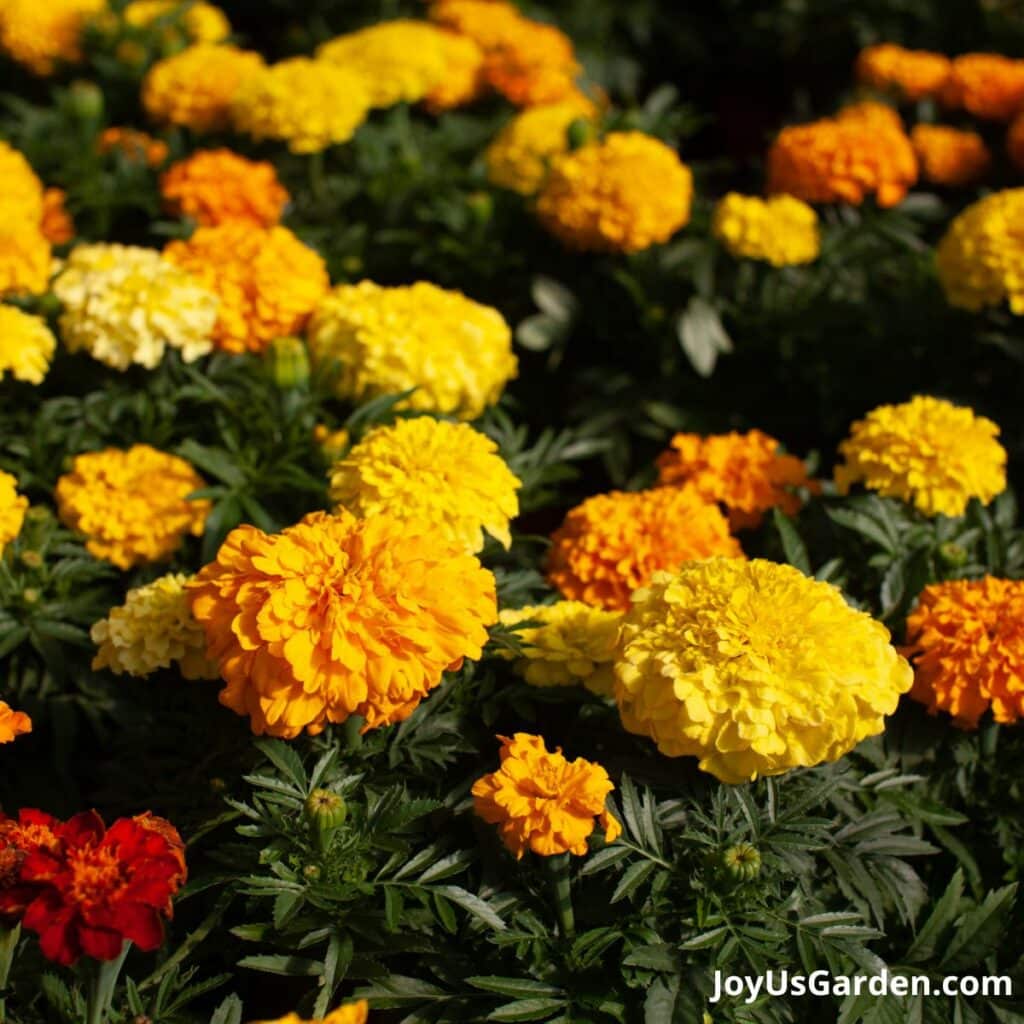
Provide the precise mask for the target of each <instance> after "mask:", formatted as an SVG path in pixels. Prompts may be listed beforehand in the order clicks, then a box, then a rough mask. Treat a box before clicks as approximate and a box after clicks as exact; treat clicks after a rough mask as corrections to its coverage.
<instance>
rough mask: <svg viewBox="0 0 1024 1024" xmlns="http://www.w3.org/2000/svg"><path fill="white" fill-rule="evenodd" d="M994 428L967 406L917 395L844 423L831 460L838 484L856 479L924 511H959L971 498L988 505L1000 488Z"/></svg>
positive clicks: (1002, 457)
mask: <svg viewBox="0 0 1024 1024" xmlns="http://www.w3.org/2000/svg"><path fill="white" fill-rule="evenodd" d="M998 436H999V427H998V426H996V424H995V423H993V422H992V421H991V420H990V419H986V418H985V417H984V416H977V415H975V413H974V411H973V410H972V409H967V408H964V407H962V406H956V405H953V404H952V402H947V401H945V400H944V399H941V398H931V397H928V396H923V395H918V396H917V397H916V398H913V399H912V400H911V401H909V402H904V403H903V404H902V405H880V406H879V407H878V408H877V409H872V411H871V412H869V413H868V414H867V416H865V417H864V419H862V420H858V421H857V422H856V423H854V424H853V426H852V427H851V428H850V436H849V438H848V439H847V440H845V441H844V442H843V443H842V444H841V445H840V446H839V452H840V454H841V455H842V456H843V459H844V460H845V461H844V462H843V463H842V464H840V465H838V466H836V470H835V479H836V483H837V484H838V486H839V488H840V490H841V491H843V492H845V491H847V490H848V489H849V488H850V486H851V485H852V484H855V483H863V484H864V486H865V487H867V488H868V490H871V491H877V492H878V493H879V494H881V495H883V496H884V497H891V498H899V499H901V500H902V501H906V502H909V503H912V504H913V505H914V506H915V507H916V508H918V509H919V510H920V511H921V512H923V513H924V514H925V515H926V516H934V515H939V514H941V515H946V516H959V515H963V513H964V511H965V510H966V509H967V503H968V502H969V501H970V500H971V498H977V499H978V500H979V501H980V502H981V503H982V504H983V505H987V504H988V503H989V502H990V501H991V500H992V499H993V498H994V497H995V496H996V495H997V494H1001V493H1002V492H1003V491H1004V490H1005V489H1006V450H1005V449H1004V448H1003V446H1002V445H1001V444H1000V443H999V442H998V441H997V440H996V438H997V437H998Z"/></svg>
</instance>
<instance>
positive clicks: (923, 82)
mask: <svg viewBox="0 0 1024 1024" xmlns="http://www.w3.org/2000/svg"><path fill="white" fill-rule="evenodd" d="M951 68H952V64H951V63H950V60H949V58H948V57H945V56H943V55H942V54H941V53H932V52H931V51H929V50H905V49H904V48H903V47H902V46H895V45H894V44H892V43H879V44H878V45H877V46H868V47H866V48H865V49H863V50H861V52H860V55H859V56H858V57H857V77H858V78H859V79H860V81H862V82H864V83H865V84H866V85H871V86H874V88H876V89H881V90H885V91H891V92H894V93H896V95H897V96H899V97H900V98H901V99H905V100H908V101H909V102H911V103H916V102H917V101H918V100H923V99H924V98H925V97H927V96H934V95H936V93H938V91H939V90H940V89H941V88H942V87H943V85H945V83H946V79H947V78H949V73H950V70H951Z"/></svg>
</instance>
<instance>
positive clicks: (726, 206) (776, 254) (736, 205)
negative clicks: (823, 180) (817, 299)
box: [712, 192, 821, 267]
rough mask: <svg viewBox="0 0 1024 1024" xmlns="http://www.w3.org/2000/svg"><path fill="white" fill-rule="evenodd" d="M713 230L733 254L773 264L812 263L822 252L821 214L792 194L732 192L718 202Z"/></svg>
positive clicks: (787, 265) (783, 265) (778, 265)
mask: <svg viewBox="0 0 1024 1024" xmlns="http://www.w3.org/2000/svg"><path fill="white" fill-rule="evenodd" d="M712 231H713V232H714V235H715V238H717V239H718V240H719V241H720V242H721V243H722V244H723V245H724V246H725V247H726V248H727V249H728V250H729V252H730V253H732V255H733V256H736V257H738V258H740V259H748V260H762V261H764V262H765V263H770V264H771V265H772V266H773V267H789V266H794V265H796V264H799V263H812V262H813V261H814V260H816V259H817V258H818V255H819V254H820V252H821V235H820V232H819V230H818V215H817V213H815V212H814V208H813V207H811V206H808V205H807V204H806V203H805V202H803V201H801V200H800V199H795V198H794V197H793V196H787V195H780V196H771V197H770V198H768V199H760V198H758V197H757V196H742V195H740V194H739V193H737V192H730V193H729V194H728V195H727V196H725V197H724V198H723V199H720V200H719V201H718V203H717V204H716V206H715V213H714V219H713V221H712Z"/></svg>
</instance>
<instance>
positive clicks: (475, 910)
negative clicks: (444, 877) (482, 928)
mask: <svg viewBox="0 0 1024 1024" xmlns="http://www.w3.org/2000/svg"><path fill="white" fill-rule="evenodd" d="M438 892H440V893H441V895H442V896H446V897H447V898H448V899H450V900H451V901H452V903H454V904H456V905H457V906H460V907H462V909H463V910H466V911H468V912H469V913H470V914H472V915H473V916H474V917H477V918H479V919H480V920H481V921H483V922H484V924H488V925H490V926H491V927H492V928H493V929H494V930H495V931H499V932H502V931H504V930H505V928H506V927H507V926H506V924H505V922H504V921H503V920H502V919H501V917H499V915H498V914H497V913H496V912H495V911H494V909H493V908H492V907H491V905H490V904H489V903H487V902H486V900H483V899H481V898H480V897H479V896H474V895H473V893H471V892H467V891H466V890H465V889H462V888H460V887H459V886H457V885H442V886H441V887H440V888H439V889H438Z"/></svg>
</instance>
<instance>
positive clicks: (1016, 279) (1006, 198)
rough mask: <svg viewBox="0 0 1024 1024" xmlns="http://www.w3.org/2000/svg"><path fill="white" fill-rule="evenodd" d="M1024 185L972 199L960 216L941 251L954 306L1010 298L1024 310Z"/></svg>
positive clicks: (1015, 308) (1016, 309)
mask: <svg viewBox="0 0 1024 1024" xmlns="http://www.w3.org/2000/svg"><path fill="white" fill-rule="evenodd" d="M1021 217H1024V188H1010V189H1006V190H1005V191H1002V192H993V193H992V194H991V195H988V196H985V198H984V199H979V200H978V202H976V203H972V204H971V205H970V206H968V207H967V209H965V210H964V211H963V212H962V213H960V214H959V215H958V216H957V217H955V218H954V220H953V223H952V224H950V226H949V227H948V228H947V229H946V233H945V235H943V237H942V240H941V241H940V242H939V247H938V250H937V251H936V254H935V259H936V267H937V269H938V272H939V281H940V282H941V284H942V288H943V290H944V291H945V293H946V300H947V301H948V302H949V304H950V305H952V306H959V307H960V308H961V309H969V310H972V311H974V312H977V311H978V310H980V309H984V308H985V307H986V306H999V305H1002V303H1003V302H1006V303H1007V304H1008V305H1009V307H1010V312H1011V313H1014V314H1016V315H1017V316H1021V315H1024V276H1022V275H1021V271H1020V268H1021V264H1022V261H1024V238H1022V236H1021V233H1020V231H1019V229H1018V225H1019V224H1020V219H1021Z"/></svg>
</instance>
